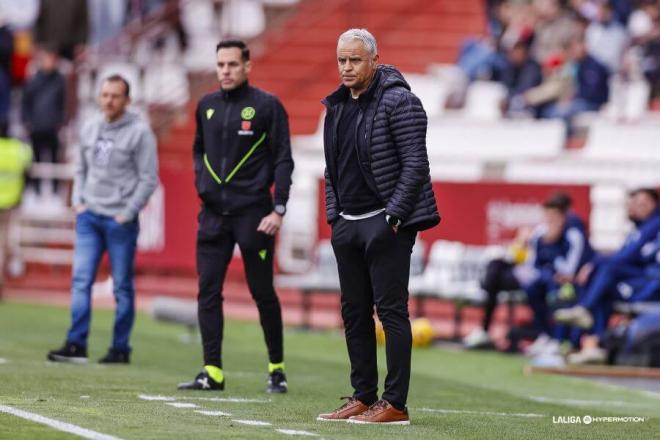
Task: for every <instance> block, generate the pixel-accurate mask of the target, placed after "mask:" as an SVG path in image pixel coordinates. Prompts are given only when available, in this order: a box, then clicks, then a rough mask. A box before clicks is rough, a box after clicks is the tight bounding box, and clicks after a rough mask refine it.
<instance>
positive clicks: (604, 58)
mask: <svg viewBox="0 0 660 440" xmlns="http://www.w3.org/2000/svg"><path fill="white" fill-rule="evenodd" d="M585 42H586V45H587V51H588V52H589V53H590V54H591V55H592V56H593V57H594V59H596V60H597V61H598V62H599V63H601V64H602V65H604V66H605V67H607V69H608V71H609V73H610V74H614V73H618V72H619V70H620V69H621V62H622V60H623V52H624V50H625V49H626V47H627V45H628V33H627V32H626V29H625V28H624V27H623V26H622V25H621V24H620V23H619V22H618V21H616V20H615V18H614V11H613V10H612V5H611V4H610V3H609V1H606V0H602V1H601V2H600V3H599V4H598V12H597V14H596V19H595V20H594V21H592V22H591V24H589V26H588V27H587V32H586V34H585Z"/></svg>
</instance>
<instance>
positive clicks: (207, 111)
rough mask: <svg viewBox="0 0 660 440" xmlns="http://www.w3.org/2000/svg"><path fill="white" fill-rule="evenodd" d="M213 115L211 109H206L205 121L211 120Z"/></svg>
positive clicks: (213, 111)
mask: <svg viewBox="0 0 660 440" xmlns="http://www.w3.org/2000/svg"><path fill="white" fill-rule="evenodd" d="M213 113H215V110H213V109H212V108H208V109H206V119H207V120H208V119H211V117H212V116H213Z"/></svg>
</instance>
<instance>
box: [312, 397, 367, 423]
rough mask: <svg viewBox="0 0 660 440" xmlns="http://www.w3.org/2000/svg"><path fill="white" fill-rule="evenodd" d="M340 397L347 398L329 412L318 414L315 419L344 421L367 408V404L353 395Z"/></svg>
mask: <svg viewBox="0 0 660 440" xmlns="http://www.w3.org/2000/svg"><path fill="white" fill-rule="evenodd" d="M342 399H347V402H346V403H344V404H343V405H342V406H340V407H339V408H337V409H336V410H334V411H333V412H331V413H326V414H319V416H318V417H317V418H316V420H321V421H324V422H345V421H346V420H348V418H349V417H351V416H356V415H358V414H362V413H363V412H365V411H366V410H368V409H369V407H368V406H367V405H365V404H364V403H362V402H360V401H359V400H357V399H356V398H354V397H342Z"/></svg>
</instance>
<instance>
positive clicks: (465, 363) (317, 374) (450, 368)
mask: <svg viewBox="0 0 660 440" xmlns="http://www.w3.org/2000/svg"><path fill="white" fill-rule="evenodd" d="M68 316H69V315H68V311H67V310H66V309H64V308H58V307H49V306H43V305H28V304H16V303H7V302H4V303H0V358H3V359H4V360H5V361H4V362H2V363H0V405H5V406H10V407H12V408H17V409H21V410H24V411H28V412H30V413H32V414H38V415H41V416H45V417H48V418H51V419H55V420H58V421H60V422H65V423H70V424H74V425H76V426H79V427H82V428H86V429H90V430H94V431H96V432H99V433H103V434H107V435H112V436H115V437H118V438H121V439H170V438H171V439H205V438H208V439H218V438H222V439H225V438H242V439H277V438H283V439H284V438H296V436H293V435H285V434H284V433H281V432H278V431H277V429H286V430H294V431H305V432H306V433H309V434H316V435H318V437H316V438H325V439H360V440H366V439H397V440H401V439H543V440H547V439H555V438H561V439H601V438H602V439H651V438H660V398H659V397H658V395H653V394H651V393H645V392H642V391H634V390H628V389H623V388H619V387H613V386H608V385H603V384H599V383H595V382H591V381H587V380H583V379H573V378H566V377H555V376H539V375H534V376H525V375H524V374H523V373H522V371H523V366H524V364H525V360H524V359H523V358H521V357H517V356H509V355H504V354H499V353H466V352H458V351H451V350H445V349H440V348H431V349H415V350H414V352H413V374H412V380H411V389H410V399H409V402H408V406H409V408H410V414H411V420H412V424H411V425H410V426H364V425H349V424H346V423H328V422H325V423H324V422H317V421H316V420H315V419H316V416H317V414H318V413H320V412H323V411H327V410H330V409H333V408H334V407H336V406H338V405H339V404H340V401H339V400H338V398H339V397H340V396H342V395H347V394H350V393H351V389H350V386H349V380H348V374H349V365H348V360H347V354H346V348H345V343H344V339H343V337H342V334H341V333H340V332H338V331H328V332H301V331H298V330H295V329H286V330H285V362H286V368H287V375H288V382H289V389H290V392H289V393H288V394H287V395H268V394H266V393H265V386H266V367H267V358H266V350H265V346H264V343H263V337H262V334H261V329H260V327H259V326H258V324H256V323H253V322H239V321H229V322H228V323H227V324H226V328H225V345H224V362H225V366H224V367H225V375H226V378H227V389H226V390H225V391H224V392H205V393H195V392H177V390H176V384H177V383H178V382H180V381H184V380H189V379H191V378H192V377H193V376H194V375H195V374H196V373H197V372H198V371H199V369H200V366H201V365H200V364H201V347H200V344H199V343H189V344H186V343H183V342H181V338H180V336H181V334H182V333H183V328H182V327H178V326H174V325H168V324H161V323H156V322H154V321H153V320H152V319H151V318H150V317H148V316H145V315H138V318H137V322H136V327H135V330H134V333H133V346H134V353H133V358H132V364H131V365H130V366H101V365H98V364H96V363H94V362H93V361H95V360H96V359H98V358H99V357H100V356H101V355H103V354H104V352H105V350H106V348H107V346H108V344H109V341H110V329H111V325H112V314H111V312H109V311H95V313H94V317H93V327H92V334H91V338H90V364H88V365H84V366H76V365H61V364H53V363H48V362H46V360H45V355H46V352H47V351H48V350H49V349H52V348H55V347H57V346H59V345H60V344H61V343H62V341H63V338H64V335H65V331H66V328H67V325H68V319H69V318H68ZM379 357H380V362H379V364H380V366H381V386H382V380H383V377H384V374H383V367H384V365H385V362H384V355H383V350H382V348H381V349H380V352H379ZM141 394H143V395H151V396H156V395H159V396H168V397H175V398H176V401H174V402H169V403H194V404H195V405H197V406H198V408H176V407H173V406H171V405H167V404H166V403H167V402H164V401H149V400H142V399H140V398H139V397H138V396H139V395H141ZM81 396H84V397H81ZM200 397H203V398H208V397H222V398H228V397H231V398H238V399H250V400H252V401H250V402H241V401H235V402H228V401H213V400H200V399H198V398H200ZM195 410H206V411H222V412H224V413H229V414H231V416H208V415H203V414H200V413H197V412H195ZM585 415H590V416H592V417H600V416H638V417H644V418H645V421H644V422H642V423H605V422H599V423H592V424H590V425H585V424H559V423H553V418H555V420H556V418H557V417H571V416H580V417H582V416H585ZM236 420H254V421H262V422H268V423H270V424H271V425H269V426H250V425H244V424H241V423H239V422H237V421H236ZM67 438H77V437H75V436H73V435H72V434H68V433H65V432H61V431H58V430H56V429H53V428H51V427H48V426H44V425H41V424H37V423H35V422H32V421H29V420H25V419H23V418H19V417H16V416H14V415H10V414H6V413H3V412H0V439H12V440H13V439H26V440H27V439H67ZM299 438H307V437H299ZM308 438H312V437H308Z"/></svg>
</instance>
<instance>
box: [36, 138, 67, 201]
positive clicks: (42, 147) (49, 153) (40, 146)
mask: <svg viewBox="0 0 660 440" xmlns="http://www.w3.org/2000/svg"><path fill="white" fill-rule="evenodd" d="M30 139H31V141H32V150H33V152H34V161H35V162H37V163H45V162H46V163H58V159H59V158H58V156H59V148H60V141H59V138H58V136H57V131H56V130H53V131H43V132H33V133H31V134H30ZM40 180H41V179H34V178H31V179H30V185H32V186H33V187H34V188H35V191H36V192H37V194H39V193H40V192H41V187H40V184H39V182H40ZM58 186H59V182H58V179H53V191H55V192H57V188H58Z"/></svg>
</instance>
